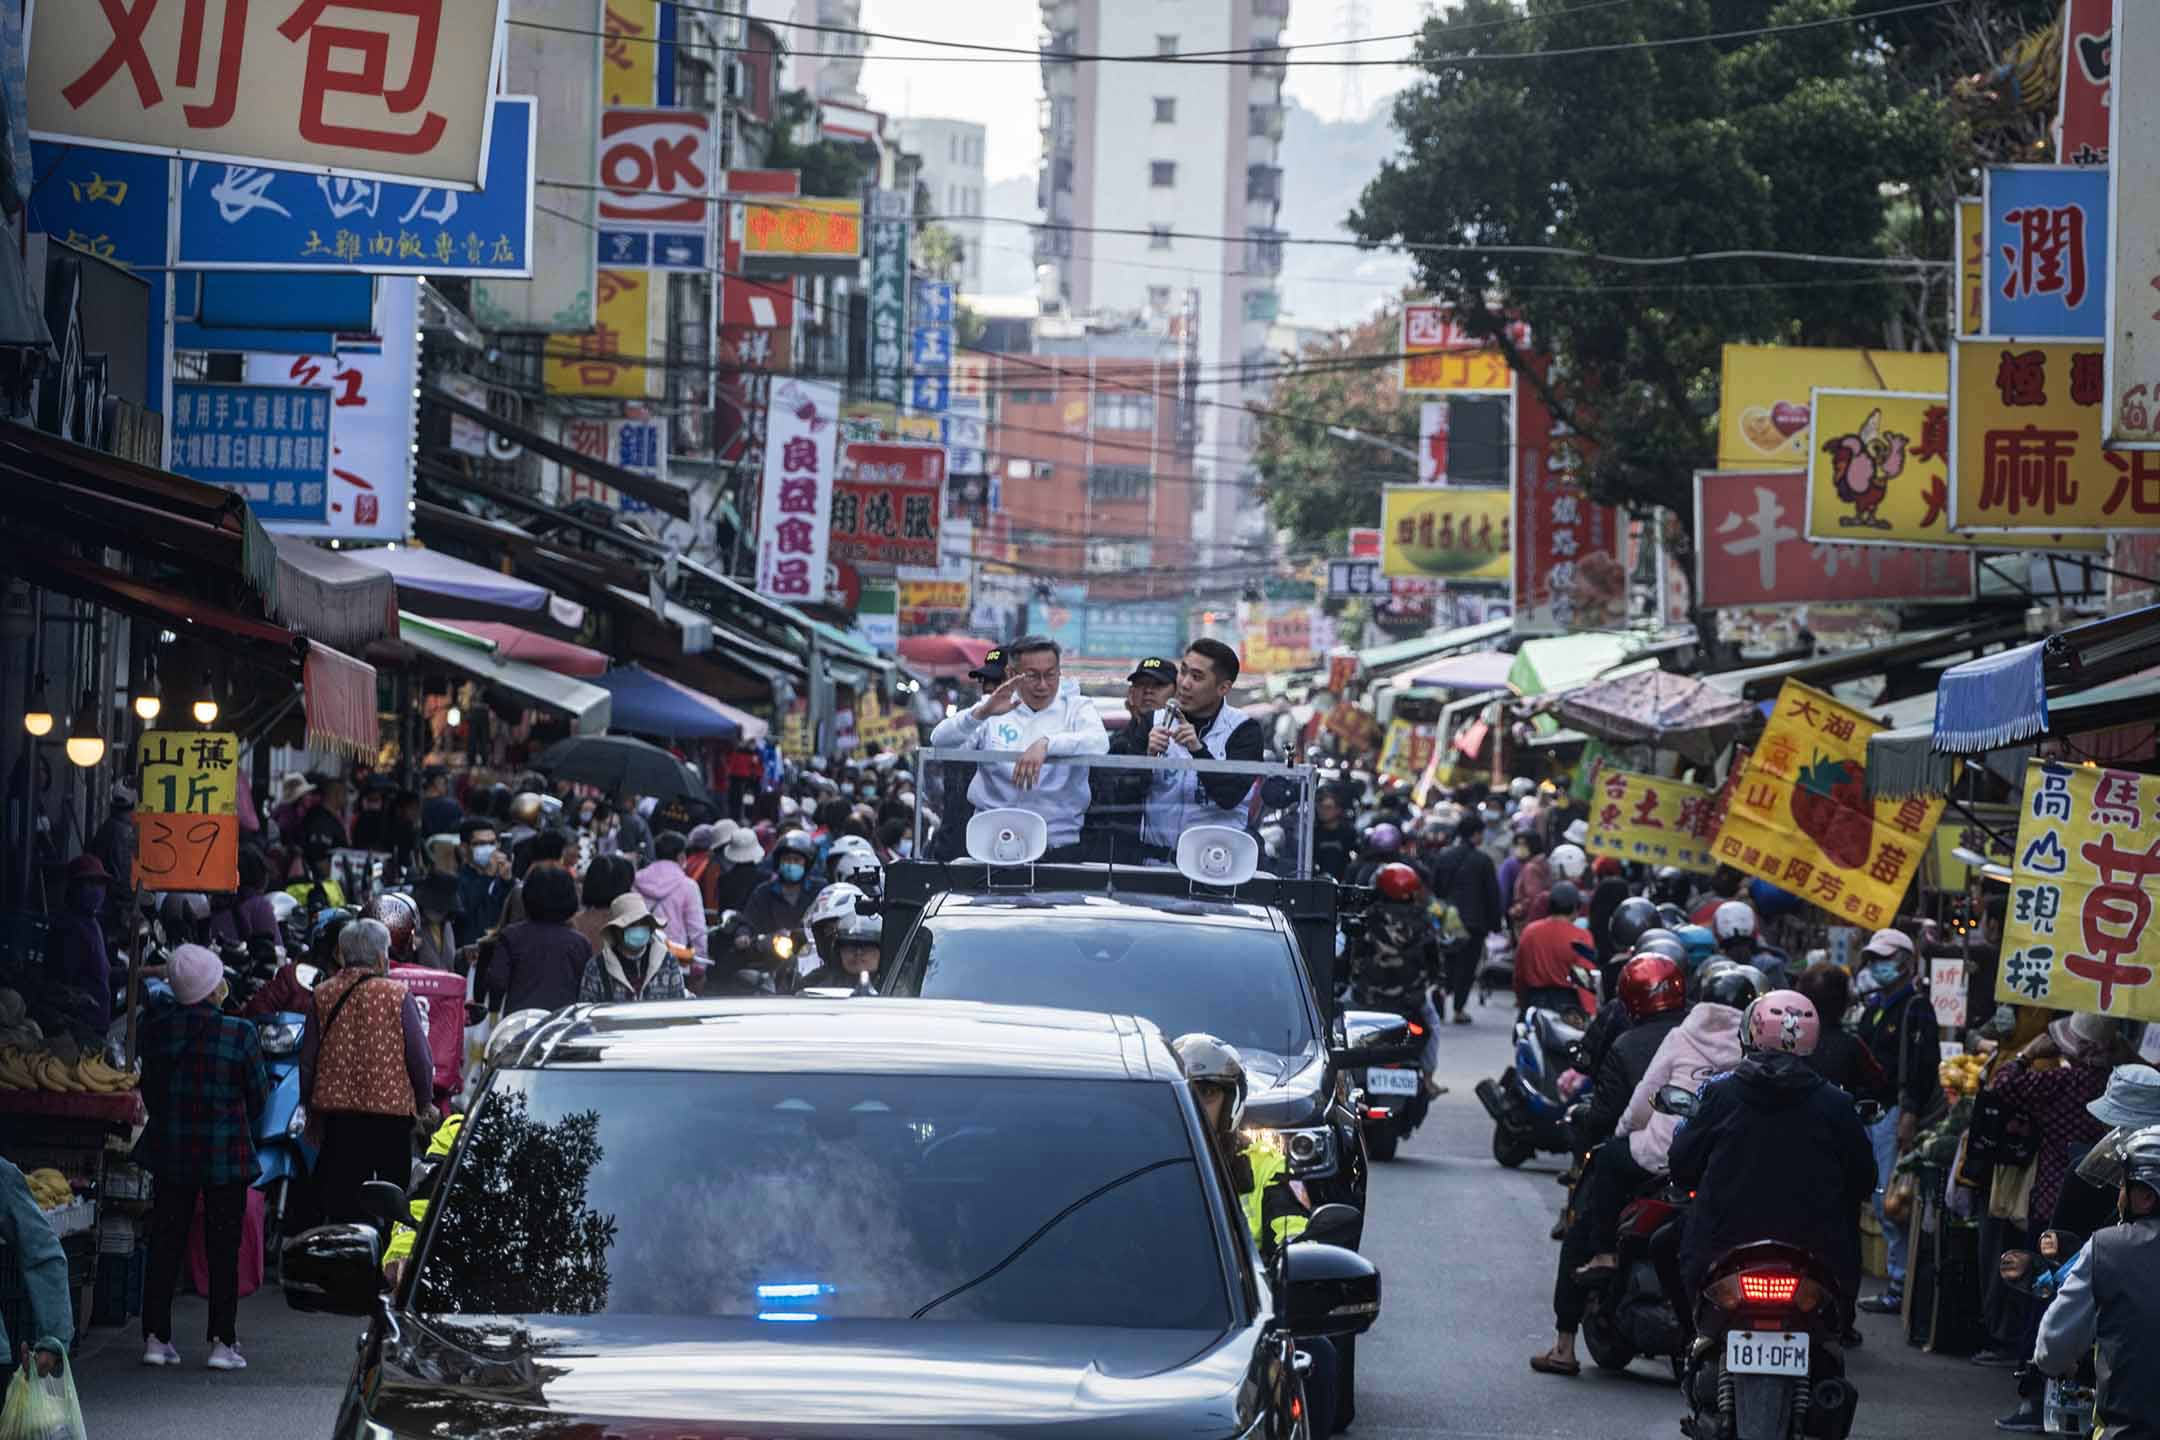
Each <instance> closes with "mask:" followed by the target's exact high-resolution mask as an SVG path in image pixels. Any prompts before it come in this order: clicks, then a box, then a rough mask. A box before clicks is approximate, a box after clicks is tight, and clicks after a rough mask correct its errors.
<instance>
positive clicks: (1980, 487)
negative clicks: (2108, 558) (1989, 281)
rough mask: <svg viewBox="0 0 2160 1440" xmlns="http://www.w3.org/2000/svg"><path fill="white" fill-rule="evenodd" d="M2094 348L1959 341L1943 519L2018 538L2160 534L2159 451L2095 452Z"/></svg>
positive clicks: (2083, 343)
mask: <svg viewBox="0 0 2160 1440" xmlns="http://www.w3.org/2000/svg"><path fill="white" fill-rule="evenodd" d="M2101 360H2102V357H2101V346H2100V342H2099V341H2097V340H2058V341H2046V340H2024V339H1980V340H1956V341H1953V342H1952V343H1951V348H1950V419H1951V424H1950V523H1951V525H1952V526H1953V527H1954V528H1956V529H1960V530H1998V531H2003V530H2006V531H2013V532H2020V535H2021V538H2020V539H2019V540H2018V541H2017V542H2015V543H2018V544H2020V545H2022V544H2023V539H2022V532H2024V531H2028V530H2044V531H2079V530H2084V531H2119V530H2152V529H2160V452H2155V451H2151V450H2133V451H2121V450H2103V449H2102V448H2101V446H2100V412H2101V409H2102V406H2103V403H2104V401H2105V399H2106V395H2107V387H2106V381H2105V376H2104V373H2103V370H2102V366H2101Z"/></svg>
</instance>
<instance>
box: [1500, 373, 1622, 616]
mask: <svg viewBox="0 0 2160 1440" xmlns="http://www.w3.org/2000/svg"><path fill="white" fill-rule="evenodd" d="M1589 474H1590V455H1589V449H1588V446H1587V444H1586V443H1585V442H1584V440H1583V438H1582V437H1581V436H1580V435H1577V434H1576V433H1575V432H1574V431H1573V430H1572V429H1571V428H1570V427H1569V426H1568V425H1567V424H1566V423H1565V422H1564V421H1561V420H1560V419H1558V418H1557V417H1555V416H1554V415H1553V414H1552V412H1551V411H1550V410H1548V409H1547V408H1546V405H1545V398H1544V396H1543V395H1541V394H1540V393H1539V392H1538V388H1537V386H1536V385H1535V384H1533V383H1531V382H1530V381H1529V379H1528V377H1520V378H1518V380H1517V382H1516V388H1515V633H1516V634H1518V635H1564V634H1566V633H1567V632H1569V631H1570V630H1578V629H1584V630H1594V629H1600V628H1603V627H1605V626H1613V625H1625V624H1626V623H1627V609H1628V596H1627V572H1626V571H1625V570H1624V569H1622V568H1621V565H1620V522H1619V517H1618V516H1616V515H1615V514H1614V513H1613V508H1612V507H1611V506H1610V505H1600V504H1598V503H1596V502H1595V501H1593V500H1592V499H1591V498H1590V495H1589V492H1588V491H1586V490H1585V489H1584V488H1583V482H1584V481H1585V480H1587V479H1588V478H1589Z"/></svg>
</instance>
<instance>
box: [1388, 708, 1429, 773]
mask: <svg viewBox="0 0 2160 1440" xmlns="http://www.w3.org/2000/svg"><path fill="white" fill-rule="evenodd" d="M1438 734H1439V728H1438V727H1437V726H1434V725H1430V724H1427V725H1413V724H1411V723H1410V722H1409V721H1408V720H1404V719H1401V718H1400V717H1398V718H1396V719H1393V720H1390V721H1388V727H1387V734H1386V736H1385V737H1384V738H1383V739H1382V740H1381V742H1380V773H1381V774H1382V775H1392V776H1394V777H1395V778H1396V779H1398V780H1415V779H1416V778H1417V777H1418V776H1420V775H1422V774H1424V773H1425V767H1426V766H1428V765H1430V764H1432V761H1433V751H1434V748H1435V746H1436V744H1437V740H1436V737H1437V735H1438Z"/></svg>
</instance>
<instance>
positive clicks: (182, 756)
mask: <svg viewBox="0 0 2160 1440" xmlns="http://www.w3.org/2000/svg"><path fill="white" fill-rule="evenodd" d="M239 757H240V737H239V736H237V735H235V734H233V733H232V732H231V731H229V730H151V731H147V732H145V733H144V735H143V737H142V739H141V740H140V741H139V742H137V744H136V747H135V768H136V779H137V781H138V782H139V783H140V787H141V788H140V791H139V794H140V795H141V799H140V800H139V801H138V802H137V804H136V808H135V876H134V882H135V888H136V889H138V890H150V891H163V890H191V891H198V892H206V891H230V890H237V889H239V888H240V817H239V793H240V786H239V776H240V769H239V763H240V761H239Z"/></svg>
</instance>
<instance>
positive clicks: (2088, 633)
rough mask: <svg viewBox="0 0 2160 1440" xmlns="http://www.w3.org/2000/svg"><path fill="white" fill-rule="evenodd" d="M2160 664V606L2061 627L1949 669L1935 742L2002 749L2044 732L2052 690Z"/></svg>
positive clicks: (1938, 693) (1958, 750)
mask: <svg viewBox="0 0 2160 1440" xmlns="http://www.w3.org/2000/svg"><path fill="white" fill-rule="evenodd" d="M2154 665H2160V605H2155V606H2147V607H2146V608H2144V609H2142V610H2132V611H2128V612H2126V613H2124V614H2121V615H2110V616H2108V617H2107V618H2106V619H2104V620H2093V621H2089V622H2087V623H2086V624H2083V625H2073V626H2071V627H2070V628H2069V629H2067V630H2062V631H2058V632H2057V633H2056V634H2053V635H2050V636H2048V637H2047V638H2046V639H2044V640H2035V641H2033V642H2031V643H2030V644H2026V645H2019V646H2017V647H2015V648H2014V649H2010V650H2005V651H2003V652H2002V653H2001V654H1999V655H1987V656H1983V657H1981V658H1980V659H1977V660H1969V661H1967V662H1965V663H1964V664H1962V665H1957V666H1953V667H1952V668H1950V669H1949V670H1946V671H1944V672H1943V676H1942V680H1941V683H1940V684H1938V685H1937V686H1936V689H1935V735H1934V741H1933V744H1934V748H1935V749H1937V750H1939V751H1942V752H1944V753H1946V754H1972V753H1974V752H1977V751H1981V750H1993V749H1998V748H2000V747H2002V746H2005V745H2012V744H2015V743H2016V742H2018V741H2020V740H2026V739H2030V738H2031V737H2033V736H2035V735H2040V734H2043V733H2045V732H2046V731H2047V730H2048V728H2049V726H2048V696H2049V695H2050V694H2051V693H2053V694H2056V695H2061V694H2063V693H2065V692H2066V691H2067V690H2069V689H2070V688H2072V687H2082V686H2091V685H2096V684H2099V683H2101V682H2103V681H2106V680H2110V679H2114V678H2117V677H2120V676H2124V675H2129V674H2133V673H2136V672H2137V671H2140V670H2144V669H2148V668H2150V667H2152V666H2154Z"/></svg>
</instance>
